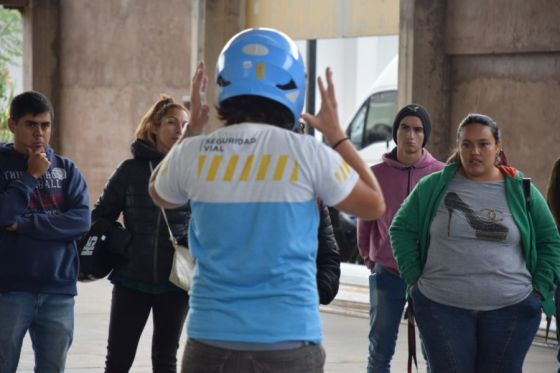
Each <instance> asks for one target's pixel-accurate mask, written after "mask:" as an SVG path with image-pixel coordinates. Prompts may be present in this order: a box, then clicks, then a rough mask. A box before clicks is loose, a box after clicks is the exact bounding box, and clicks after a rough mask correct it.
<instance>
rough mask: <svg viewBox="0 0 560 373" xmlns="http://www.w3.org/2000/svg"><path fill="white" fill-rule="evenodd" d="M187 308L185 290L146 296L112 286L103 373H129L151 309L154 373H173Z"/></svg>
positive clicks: (135, 291) (187, 301)
mask: <svg viewBox="0 0 560 373" xmlns="http://www.w3.org/2000/svg"><path fill="white" fill-rule="evenodd" d="M188 309H189V297H188V295H187V293H186V292H184V291H175V292H167V293H162V294H149V293H144V292H141V291H138V290H133V289H130V288H127V287H124V286H120V285H115V286H114V287H113V298H112V300H111V319H110V323H109V340H108V343H107V357H106V360H105V373H126V372H128V371H129V369H130V367H131V366H132V363H133V361H134V356H135V355H136V349H137V347H138V341H139V340H140V336H141V335H142V331H143V330H144V326H145V325H146V320H148V316H149V314H150V310H152V312H153V315H152V317H153V321H154V335H153V336H152V366H153V372H154V373H176V372H177V349H178V348H179V339H180V337H181V333H182V332H183V331H184V327H183V326H184V324H185V318H186V316H187V311H188Z"/></svg>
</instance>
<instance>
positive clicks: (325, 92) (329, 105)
mask: <svg viewBox="0 0 560 373" xmlns="http://www.w3.org/2000/svg"><path fill="white" fill-rule="evenodd" d="M325 76H326V78H327V87H326V88H325V85H324V83H323V80H322V79H321V77H318V78H317V83H318V85H319V93H320V94H321V108H320V109H319V112H318V113H317V115H311V114H308V113H304V114H303V115H302V117H303V119H304V120H305V121H306V122H307V123H309V124H310V125H311V126H313V128H315V129H316V130H318V131H320V132H321V133H322V134H323V135H324V136H325V137H326V138H327V141H328V142H329V143H330V144H333V143H334V142H336V141H338V140H340V139H342V138H343V137H345V136H346V135H345V134H344V131H343V130H342V128H341V127H340V122H339V120H338V104H337V102H336V94H335V91H334V84H333V81H332V70H331V68H330V67H327V69H326V71H325Z"/></svg>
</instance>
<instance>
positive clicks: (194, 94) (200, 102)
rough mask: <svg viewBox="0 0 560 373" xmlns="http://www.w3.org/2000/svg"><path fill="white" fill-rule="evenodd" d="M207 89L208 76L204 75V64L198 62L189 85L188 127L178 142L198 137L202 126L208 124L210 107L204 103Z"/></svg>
mask: <svg viewBox="0 0 560 373" xmlns="http://www.w3.org/2000/svg"><path fill="white" fill-rule="evenodd" d="M207 87H208V75H206V71H205V67H204V62H199V63H198V66H197V67H196V72H195V73H194V76H193V79H192V84H191V115H190V120H189V124H188V126H186V127H185V129H184V130H183V135H182V136H181V139H180V140H183V139H184V138H185V137H188V136H196V135H200V134H201V133H202V130H203V129H204V126H205V125H206V123H208V114H209V112H210V106H208V104H207V103H206V88H207Z"/></svg>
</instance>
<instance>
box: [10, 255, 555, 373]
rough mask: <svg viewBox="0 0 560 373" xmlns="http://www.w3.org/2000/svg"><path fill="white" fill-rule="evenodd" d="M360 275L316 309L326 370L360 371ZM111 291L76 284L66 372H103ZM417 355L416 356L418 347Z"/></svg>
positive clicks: (548, 354) (139, 368) (403, 355)
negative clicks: (321, 334)
mask: <svg viewBox="0 0 560 373" xmlns="http://www.w3.org/2000/svg"><path fill="white" fill-rule="evenodd" d="M364 275H365V276H367V270H365V271H364V269H363V268H359V267H357V266H346V265H343V276H342V285H341V290H340V292H339V295H338V296H337V298H336V300H335V301H334V302H333V304H332V305H330V306H327V307H321V311H322V312H321V315H322V320H323V331H324V347H325V350H326V353H327V362H326V365H325V373H359V372H365V368H366V364H367V362H366V359H367V347H368V346H367V345H368V342H367V334H368V328H369V322H368V319H367V310H368V305H367V294H368V292H367V282H366V285H365V287H364ZM366 279H367V277H366ZM111 289H112V286H111V284H110V283H109V281H107V280H100V281H97V282H92V283H86V284H83V283H80V284H78V296H77V297H76V317H75V320H76V324H75V332H74V342H73V345H72V348H71V349H70V351H69V353H68V360H67V364H66V372H69V373H93V372H103V367H104V362H105V352H106V346H107V331H108V324H109V310H110V303H111ZM364 297H365V298H364ZM151 335H152V326H151V318H150V319H149V320H148V323H147V325H146V328H145V330H144V333H143V335H142V338H141V340H140V344H139V346H138V351H137V354H136V359H135V361H134V365H133V366H132V369H131V371H130V372H131V373H149V372H151V362H150V349H151ZM406 335H407V333H406V325H405V324H401V328H400V332H399V338H398V341H397V349H396V352H395V356H394V359H393V364H392V371H393V372H406V364H407V356H408V355H407V341H406ZM184 344H185V336H184V335H183V337H182V338H181V342H180V347H179V352H178V354H177V356H178V359H179V361H180V359H181V356H182V351H183V346H184ZM417 345H418V344H417ZM418 354H419V355H421V354H420V352H419V351H418ZM558 366H559V365H558V364H557V363H556V349H555V348H551V347H544V346H543V343H539V344H538V345H533V346H532V347H531V349H530V351H529V354H528V356H527V358H526V360H525V366H524V369H523V371H524V372H528V373H554V372H556V369H557V367H558ZM32 371H33V353H32V349H31V343H30V341H29V337H28V336H26V339H25V342H24V348H23V351H22V355H21V359H20V364H19V367H18V373H19V372H21V373H24V372H32ZM418 372H419V373H425V372H426V370H425V364H424V362H423V359H422V358H421V357H419V367H418ZM240 373H242V372H240Z"/></svg>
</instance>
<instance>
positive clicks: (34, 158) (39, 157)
mask: <svg viewBox="0 0 560 373" xmlns="http://www.w3.org/2000/svg"><path fill="white" fill-rule="evenodd" d="M27 154H28V155H29V158H28V159H27V172H28V173H29V174H30V175H31V176H33V177H34V178H35V179H38V178H40V177H41V176H43V175H44V174H45V172H47V170H48V169H49V166H50V165H51V162H50V161H49V159H48V158H47V154H46V153H45V149H44V148H43V147H40V148H37V149H35V150H32V149H30V148H28V149H27Z"/></svg>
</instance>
